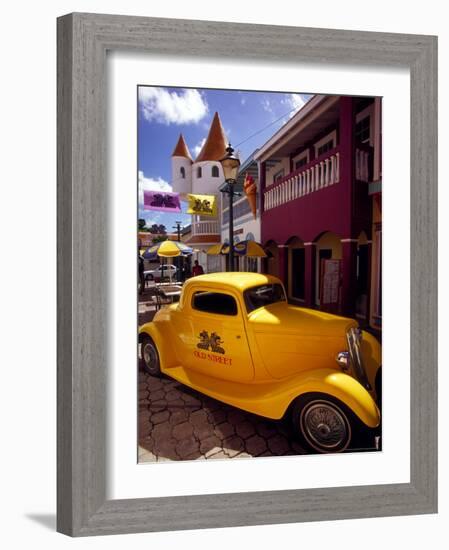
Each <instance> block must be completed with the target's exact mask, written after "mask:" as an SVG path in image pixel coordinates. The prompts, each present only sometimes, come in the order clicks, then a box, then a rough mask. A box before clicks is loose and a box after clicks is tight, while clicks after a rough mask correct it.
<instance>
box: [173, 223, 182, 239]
mask: <svg viewBox="0 0 449 550" xmlns="http://www.w3.org/2000/svg"><path fill="white" fill-rule="evenodd" d="M175 224H176V225H174V226H173V229H176V232H177V233H178V242H179V241H180V240H181V225H182V222H175Z"/></svg>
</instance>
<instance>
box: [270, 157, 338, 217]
mask: <svg viewBox="0 0 449 550" xmlns="http://www.w3.org/2000/svg"><path fill="white" fill-rule="evenodd" d="M339 179H340V154H339V153H338V152H336V153H334V154H333V155H330V156H329V157H327V158H325V159H324V160H322V161H318V162H314V163H313V165H312V166H309V167H307V166H305V167H304V168H303V169H302V170H300V171H296V172H293V173H292V174H291V175H290V176H287V177H286V178H284V179H283V180H282V181H281V182H280V183H278V184H275V185H274V186H273V188H272V189H270V188H268V189H267V190H266V191H265V193H264V210H270V209H271V208H276V207H277V206H280V205H281V204H285V203H287V202H290V201H292V200H295V199H297V198H299V197H303V196H304V195H308V194H309V193H313V192H315V191H319V190H320V189H323V188H325V187H329V186H330V185H334V184H335V183H338V182H339Z"/></svg>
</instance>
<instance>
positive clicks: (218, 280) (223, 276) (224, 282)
mask: <svg viewBox="0 0 449 550" xmlns="http://www.w3.org/2000/svg"><path fill="white" fill-rule="evenodd" d="M273 283H281V281H280V280H279V279H278V278H277V277H273V275H264V274H262V273H249V272H241V271H235V272H224V273H207V274H206V275H198V276H196V277H192V278H191V279H188V280H187V281H186V283H185V285H184V286H185V287H190V286H193V285H195V286H196V285H203V284H204V285H208V286H216V287H217V288H223V287H227V288H234V289H237V290H240V291H243V290H246V289H247V288H251V287H253V286H258V285H264V284H273Z"/></svg>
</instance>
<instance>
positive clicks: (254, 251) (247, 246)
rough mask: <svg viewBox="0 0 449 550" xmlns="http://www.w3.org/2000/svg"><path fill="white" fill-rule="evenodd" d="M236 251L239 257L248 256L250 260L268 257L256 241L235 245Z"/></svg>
mask: <svg viewBox="0 0 449 550" xmlns="http://www.w3.org/2000/svg"><path fill="white" fill-rule="evenodd" d="M228 249H229V247H228ZM228 251H229V250H228ZM234 251H235V253H236V254H237V255H241V256H247V257H248V258H266V257H267V255H266V253H265V250H264V249H263V248H262V246H261V245H260V244H259V243H256V241H241V242H239V243H237V244H235V245H234Z"/></svg>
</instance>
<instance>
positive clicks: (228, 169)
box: [220, 144, 240, 271]
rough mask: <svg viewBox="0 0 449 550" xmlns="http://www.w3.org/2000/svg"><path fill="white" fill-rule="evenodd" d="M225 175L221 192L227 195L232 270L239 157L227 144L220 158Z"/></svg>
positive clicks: (231, 268) (232, 264)
mask: <svg viewBox="0 0 449 550" xmlns="http://www.w3.org/2000/svg"><path fill="white" fill-rule="evenodd" d="M220 162H221V166H222V168H223V174H224V177H225V182H226V187H225V188H224V189H223V190H222V193H226V194H227V195H228V196H229V271H234V211H233V208H234V194H235V193H234V185H235V183H236V181H237V175H238V172H239V167H240V159H239V158H238V157H237V156H236V155H234V149H233V148H232V147H231V144H229V145H228V146H227V148H226V155H225V156H224V157H223V158H222V159H221V160H220Z"/></svg>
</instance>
